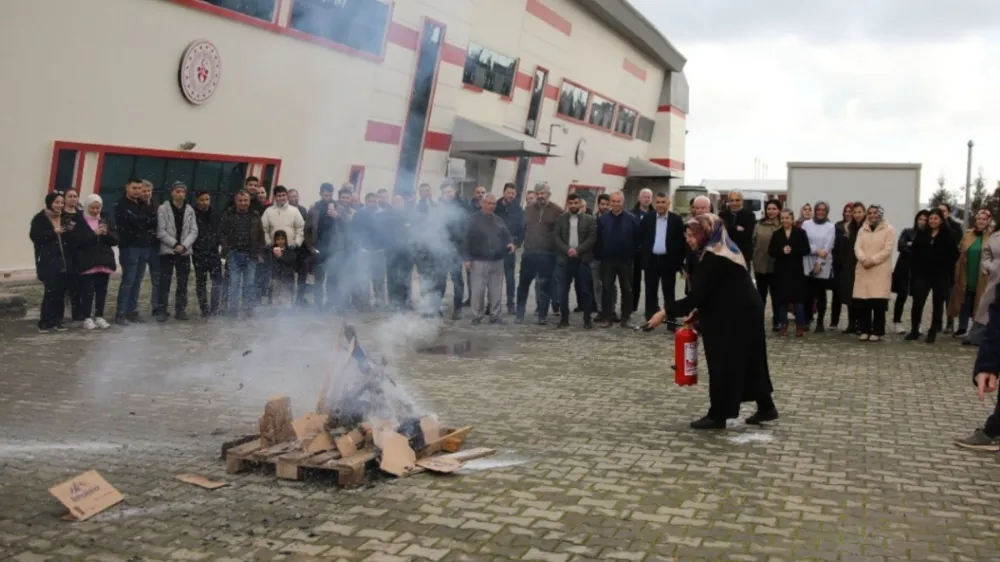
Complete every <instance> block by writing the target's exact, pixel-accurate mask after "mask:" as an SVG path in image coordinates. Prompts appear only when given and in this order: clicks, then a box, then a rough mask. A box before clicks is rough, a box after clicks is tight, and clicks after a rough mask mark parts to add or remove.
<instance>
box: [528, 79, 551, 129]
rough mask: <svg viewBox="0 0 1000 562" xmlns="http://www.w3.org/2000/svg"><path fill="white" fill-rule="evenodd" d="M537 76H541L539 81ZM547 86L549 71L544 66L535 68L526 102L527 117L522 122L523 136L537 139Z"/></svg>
mask: <svg viewBox="0 0 1000 562" xmlns="http://www.w3.org/2000/svg"><path fill="white" fill-rule="evenodd" d="M539 74H542V75H543V76H542V78H541V80H539V77H538V75H539ZM548 86H549V69H547V68H545V67H544V66H536V67H535V73H534V74H533V75H532V77H531V98H530V99H529V100H528V115H527V117H526V118H525V120H524V134H526V135H528V136H531V137H535V138H537V137H538V125H539V124H540V123H541V121H542V119H541V117H542V107H543V106H544V105H545V89H546V88H548ZM532 114H534V115H532ZM532 126H533V127H532Z"/></svg>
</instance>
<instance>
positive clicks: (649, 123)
mask: <svg viewBox="0 0 1000 562" xmlns="http://www.w3.org/2000/svg"><path fill="white" fill-rule="evenodd" d="M655 126H656V121H653V120H652V119H650V118H649V117H639V124H638V125H637V126H636V128H635V138H637V139H639V140H641V141H645V142H652V141H653V128H654V127H655Z"/></svg>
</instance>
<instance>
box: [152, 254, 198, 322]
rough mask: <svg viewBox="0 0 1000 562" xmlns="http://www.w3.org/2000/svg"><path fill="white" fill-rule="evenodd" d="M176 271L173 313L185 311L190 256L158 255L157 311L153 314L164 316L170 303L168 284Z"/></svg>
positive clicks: (189, 274) (189, 273)
mask: <svg viewBox="0 0 1000 562" xmlns="http://www.w3.org/2000/svg"><path fill="white" fill-rule="evenodd" d="M175 269H176V270H177V291H176V292H175V294H174V311H175V312H178V313H180V312H184V311H185V310H186V309H187V300H188V278H189V277H190V276H191V256H179V255H177V254H161V255H160V286H159V290H160V299H159V306H160V308H159V309H158V310H154V311H153V314H166V313H167V303H169V302H170V283H171V281H172V280H173V279H172V278H173V276H174V270H175Z"/></svg>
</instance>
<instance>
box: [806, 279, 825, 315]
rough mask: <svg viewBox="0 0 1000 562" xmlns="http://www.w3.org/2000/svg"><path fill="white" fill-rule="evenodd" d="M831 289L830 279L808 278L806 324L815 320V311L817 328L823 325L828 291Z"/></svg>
mask: <svg viewBox="0 0 1000 562" xmlns="http://www.w3.org/2000/svg"><path fill="white" fill-rule="evenodd" d="M829 288H830V280H829V279H820V278H818V277H806V302H805V305H806V323H807V324H808V323H809V322H810V321H811V320H812V319H813V311H814V310H815V311H816V313H815V319H816V326H817V327H818V326H822V325H823V319H824V318H826V291H827V290H828V289H829Z"/></svg>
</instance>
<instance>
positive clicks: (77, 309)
mask: <svg viewBox="0 0 1000 562" xmlns="http://www.w3.org/2000/svg"><path fill="white" fill-rule="evenodd" d="M82 283H83V280H82V279H81V276H80V275H78V274H76V273H67V274H66V293H67V294H68V295H69V310H70V316H72V318H73V321H74V322H82V321H83V320H84V319H86V318H88V316H87V314H86V313H87V311H86V310H85V309H84V308H83V285H82ZM63 313H64V314H65V311H63Z"/></svg>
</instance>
